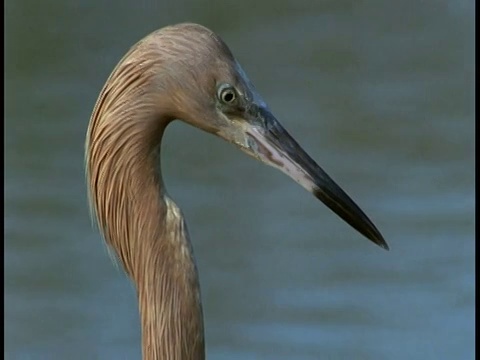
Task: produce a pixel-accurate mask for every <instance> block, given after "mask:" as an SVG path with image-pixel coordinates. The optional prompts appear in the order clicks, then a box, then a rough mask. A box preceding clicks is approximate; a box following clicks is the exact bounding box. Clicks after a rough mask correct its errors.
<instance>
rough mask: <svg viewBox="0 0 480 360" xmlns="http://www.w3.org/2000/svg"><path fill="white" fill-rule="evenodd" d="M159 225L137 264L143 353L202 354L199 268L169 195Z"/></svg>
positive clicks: (155, 355) (185, 356) (193, 356)
mask: <svg viewBox="0 0 480 360" xmlns="http://www.w3.org/2000/svg"><path fill="white" fill-rule="evenodd" d="M161 208H162V210H161V212H162V213H163V215H164V216H163V217H160V223H161V229H159V232H158V233H159V235H158V236H157V238H155V239H151V240H150V241H149V240H146V239H140V238H138V239H137V240H136V241H137V242H138V243H140V242H142V241H148V247H147V246H143V247H142V250H140V251H144V255H142V261H141V263H138V264H135V265H136V266H135V270H134V274H133V277H134V279H135V283H136V285H137V293H138V301H139V307H140V318H141V323H142V352H143V356H144V359H179V360H180V359H182V360H183V359H191V360H200V359H204V356H205V350H204V335H203V317H202V307H201V299H200V289H199V284H198V276H197V270H196V267H195V261H194V258H193V252H192V248H191V244H190V241H189V239H188V234H187V229H186V226H185V222H184V220H183V217H182V215H181V212H180V210H179V209H178V207H177V206H176V205H175V204H174V203H173V201H171V200H170V199H169V198H167V197H164V201H163V202H162V203H161Z"/></svg>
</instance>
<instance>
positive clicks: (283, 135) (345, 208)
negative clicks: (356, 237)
mask: <svg viewBox="0 0 480 360" xmlns="http://www.w3.org/2000/svg"><path fill="white" fill-rule="evenodd" d="M255 115H256V116H255V117H256V119H255V120H256V121H255V122H254V124H255V125H251V126H249V127H248V128H247V130H246V132H247V136H248V150H247V152H248V153H250V155H252V156H254V157H256V158H258V159H259V160H261V161H262V162H264V163H266V164H268V165H271V166H273V167H276V168H278V169H280V170H281V171H283V172H284V173H285V174H287V175H288V176H290V177H291V178H293V179H294V180H295V181H296V182H298V183H299V184H300V185H302V186H303V187H304V188H305V189H307V190H308V191H310V192H311V193H312V194H313V195H314V196H315V197H316V198H317V199H319V200H321V201H322V202H323V203H324V204H325V205H327V206H328V207H329V208H330V209H331V210H332V211H333V212H334V213H336V214H337V215H338V216H340V217H341V218H342V219H343V220H345V221H346V222H347V223H348V224H350V225H351V226H352V227H353V228H354V229H356V230H357V231H358V232H360V233H361V234H362V235H364V236H365V237H367V238H368V239H369V240H371V241H373V242H374V243H375V244H377V245H379V246H381V247H382V248H384V249H386V250H388V245H387V243H386V242H385V240H384V239H383V236H382V235H381V234H380V232H379V231H378V229H377V228H376V227H375V225H374V224H373V223H372V222H371V221H370V219H369V218H368V217H367V215H365V213H364V212H363V211H362V210H361V209H360V208H359V207H358V205H357V204H355V202H353V200H352V199H351V198H350V197H349V196H348V195H347V194H346V193H345V191H343V190H342V189H341V188H340V187H339V186H338V185H337V184H336V183H335V182H334V181H333V180H332V179H331V178H330V176H328V175H327V173H326V172H325V171H323V169H322V168H321V167H320V166H318V165H317V163H316V162H315V161H314V160H313V159H312V158H311V157H310V156H309V155H308V154H307V153H306V152H305V151H304V150H303V149H302V148H301V147H300V145H298V143H297V142H296V141H295V139H294V138H292V137H291V136H290V134H289V133H288V132H287V131H286V130H285V129H284V128H283V127H282V125H281V124H280V123H279V122H278V121H277V119H275V117H274V116H273V115H272V114H271V113H270V111H268V110H267V109H265V108H263V107H259V109H258V112H256V114H255Z"/></svg>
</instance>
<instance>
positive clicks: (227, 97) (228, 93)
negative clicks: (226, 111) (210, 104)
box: [217, 85, 237, 104]
mask: <svg viewBox="0 0 480 360" xmlns="http://www.w3.org/2000/svg"><path fill="white" fill-rule="evenodd" d="M217 96H218V99H219V100H220V101H221V102H223V103H224V104H233V103H234V102H235V100H236V98H237V93H236V92H235V89H234V88H233V87H232V86H230V85H223V86H221V87H220V88H219V89H218V93H217Z"/></svg>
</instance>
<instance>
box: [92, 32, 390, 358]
mask: <svg viewBox="0 0 480 360" xmlns="http://www.w3.org/2000/svg"><path fill="white" fill-rule="evenodd" d="M174 119H181V120H183V121H185V122H187V123H189V124H191V125H193V126H196V127H198V128H200V129H202V130H204V131H207V132H210V133H212V134H215V135H217V136H219V137H222V138H224V139H226V140H227V141H229V142H231V143H233V144H235V145H236V146H238V147H239V148H240V149H241V150H243V151H245V152H246V153H247V154H249V155H251V156H253V157H255V158H257V159H259V160H261V161H263V162H265V163H267V164H269V165H271V166H274V167H277V168H279V169H280V170H282V171H284V172H285V173H287V174H288V175H289V176H291V177H292V178H293V179H294V180H296V181H297V182H298V183H300V184H301V185H302V186H304V187H305V188H306V189H307V190H309V191H311V192H312V193H313V194H314V195H315V196H316V197H317V198H319V199H320V200H322V201H323V202H325V204H326V205H327V206H329V207H330V208H331V209H332V210H334V211H335V212H336V213H337V214H339V216H341V217H342V218H343V219H344V220H346V221H347V222H348V223H349V224H350V225H352V226H353V227H355V228H356V229H357V230H359V231H360V232H361V233H363V234H364V235H365V236H367V237H368V238H369V239H370V240H372V241H374V242H375V243H377V244H379V245H381V246H383V247H385V248H386V243H385V242H384V240H383V238H382V236H381V235H380V233H379V232H378V230H377V229H376V228H375V226H374V225H373V224H372V223H371V222H370V220H368V218H367V217H366V216H365V214H363V212H362V211H361V210H360V209H359V208H358V207H357V206H356V205H355V203H353V201H352V200H351V199H350V198H349V197H348V196H347V195H346V194H345V193H344V192H343V191H342V190H341V189H340V188H339V187H338V186H337V185H336V184H335V183H334V182H333V181H332V180H331V179H330V178H329V177H328V175H326V174H325V173H324V172H323V170H322V169H321V168H320V167H319V166H318V165H317V164H316V163H315V162H314V161H313V160H312V159H311V158H310V157H309V156H308V155H307V154H306V153H305V152H304V151H303V150H302V149H301V148H300V146H299V145H298V144H297V143H296V142H295V140H293V138H291V136H290V135H289V134H288V133H287V132H286V131H285V130H284V129H283V127H281V125H280V124H279V123H278V122H277V121H276V119H275V118H274V117H273V116H272V115H271V113H270V112H269V110H268V107H267V106H266V105H265V103H264V102H263V100H262V99H261V98H260V96H259V95H258V94H257V93H256V91H255V89H254V87H253V85H252V84H251V83H250V81H249V80H248V78H247V77H246V75H245V73H244V72H243V70H242V69H241V67H240V65H239V64H238V63H237V62H236V60H235V59H234V57H233V55H232V53H231V52H230V50H229V49H228V47H227V46H226V45H225V43H224V42H223V41H222V40H221V39H220V38H219V37H218V36H217V35H215V34H214V33H213V32H211V31H210V30H208V29H206V28H204V27H202V26H200V25H196V24H180V25H176V26H169V27H166V28H163V29H161V30H158V31H156V32H154V33H152V34H150V35H148V36H147V37H145V38H144V39H143V40H141V41H140V42H138V43H137V44H136V45H135V46H133V47H132V48H131V49H130V51H129V52H128V53H127V54H126V55H125V56H124V57H123V59H122V60H121V61H120V62H119V64H118V65H117V67H116V68H115V69H114V70H113V72H112V74H111V75H110V77H109V78H108V80H107V82H106V84H105V86H104V88H103V90H102V91H101V93H100V96H99V98H98V100H97V103H96V105H95V108H94V111H93V114H92V117H91V119H90V124H89V128H88V133H87V140H86V171H87V182H88V189H89V196H90V201H91V208H92V210H93V212H94V214H95V216H96V219H97V222H98V224H99V228H100V230H101V231H102V233H103V235H104V238H105V240H106V242H107V244H108V245H109V247H110V248H112V249H113V250H114V252H115V254H116V256H117V257H118V258H119V259H120V261H121V263H122V265H123V267H124V269H125V271H126V272H127V274H128V275H129V277H130V278H131V279H132V280H133V282H134V283H135V285H136V289H137V294H138V301H139V310H140V318H141V328H142V352H143V358H144V359H203V358H204V357H205V347H204V332H203V318H202V306H201V300H200V289H199V283H198V276H197V269H196V266H195V261H194V257H193V252H192V247H191V244H190V240H189V237H188V232H187V229H186V225H185V222H184V219H183V216H182V213H181V211H180V209H179V208H178V207H177V206H176V205H175V204H174V202H173V201H172V200H171V199H170V198H169V197H168V195H167V193H166V191H165V188H164V186H163V181H162V175H161V168H160V145H161V139H162V136H163V132H164V130H165V127H166V126H167V125H168V124H169V122H170V121H172V120H174Z"/></svg>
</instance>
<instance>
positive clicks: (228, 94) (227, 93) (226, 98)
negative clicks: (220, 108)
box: [223, 91, 234, 102]
mask: <svg viewBox="0 0 480 360" xmlns="http://www.w3.org/2000/svg"><path fill="white" fill-rule="evenodd" d="M233 97H234V95H233V92H232V91H225V92H224V93H223V100H224V101H226V102H230V101H232V100H233Z"/></svg>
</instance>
